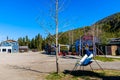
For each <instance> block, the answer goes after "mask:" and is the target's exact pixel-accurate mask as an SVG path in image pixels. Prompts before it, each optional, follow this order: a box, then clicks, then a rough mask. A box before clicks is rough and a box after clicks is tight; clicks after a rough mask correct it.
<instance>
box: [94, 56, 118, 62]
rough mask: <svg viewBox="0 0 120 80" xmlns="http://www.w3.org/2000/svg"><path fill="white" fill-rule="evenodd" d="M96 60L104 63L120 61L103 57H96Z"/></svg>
mask: <svg viewBox="0 0 120 80" xmlns="http://www.w3.org/2000/svg"><path fill="white" fill-rule="evenodd" d="M94 59H95V60H100V61H103V62H112V61H120V58H108V57H102V56H95V57H94Z"/></svg>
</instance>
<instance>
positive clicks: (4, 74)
mask: <svg viewBox="0 0 120 80" xmlns="http://www.w3.org/2000/svg"><path fill="white" fill-rule="evenodd" d="M78 58H79V57H76V56H66V57H59V66H60V69H59V70H60V71H64V70H72V69H73V67H74V65H75V62H76V60H77V59H78ZM55 60H56V57H55V55H46V54H41V53H40V52H35V53H32V52H28V53H13V54H7V53H1V54H0V80H45V79H44V77H45V76H46V75H47V74H49V73H50V72H55V71H56V67H55V66H56V63H55ZM97 63H99V65H100V66H101V67H102V68H104V69H116V70H120V61H116V62H100V61H97V62H96V61H94V62H93V63H92V64H91V66H92V68H93V69H100V67H99V66H98V64H97ZM84 69H88V70H91V68H90V66H86V67H85V68H84Z"/></svg>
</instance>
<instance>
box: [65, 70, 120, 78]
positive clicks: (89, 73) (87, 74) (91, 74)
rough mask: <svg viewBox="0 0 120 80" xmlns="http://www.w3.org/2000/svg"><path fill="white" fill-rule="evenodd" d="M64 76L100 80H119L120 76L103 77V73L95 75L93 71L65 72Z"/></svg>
mask: <svg viewBox="0 0 120 80" xmlns="http://www.w3.org/2000/svg"><path fill="white" fill-rule="evenodd" d="M64 74H70V75H73V76H75V77H83V76H84V77H93V78H99V79H100V80H120V76H105V74H104V73H96V72H93V71H85V70H76V71H70V70H65V71H64ZM90 80H91V79H90ZM95 80H96V79H95Z"/></svg>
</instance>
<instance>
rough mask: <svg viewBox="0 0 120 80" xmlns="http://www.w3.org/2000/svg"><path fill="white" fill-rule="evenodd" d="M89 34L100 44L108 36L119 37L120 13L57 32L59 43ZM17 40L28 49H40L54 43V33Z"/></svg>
mask: <svg viewBox="0 0 120 80" xmlns="http://www.w3.org/2000/svg"><path fill="white" fill-rule="evenodd" d="M87 34H91V35H93V34H94V36H97V37H98V38H99V39H100V41H101V43H102V44H106V43H108V41H109V39H110V38H118V37H120V13H116V14H113V15H111V16H108V17H106V18H104V19H102V20H100V21H98V22H96V23H95V24H94V25H92V26H84V27H82V28H77V29H74V30H70V31H66V32H60V33H59V39H58V40H59V43H60V44H70V45H72V44H74V42H75V41H76V40H77V39H80V37H81V36H83V35H87ZM18 42H19V44H20V45H22V46H25V45H28V46H29V48H30V49H36V48H37V49H38V50H42V47H44V45H46V44H55V35H50V34H48V36H47V38H46V39H43V38H42V36H41V35H40V34H38V35H37V36H36V37H35V38H33V39H31V40H30V39H28V36H26V37H24V38H19V39H18Z"/></svg>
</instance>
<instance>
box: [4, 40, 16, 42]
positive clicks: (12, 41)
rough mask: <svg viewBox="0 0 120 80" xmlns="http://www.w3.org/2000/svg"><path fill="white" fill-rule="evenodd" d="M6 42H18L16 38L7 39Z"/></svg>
mask: <svg viewBox="0 0 120 80" xmlns="http://www.w3.org/2000/svg"><path fill="white" fill-rule="evenodd" d="M5 42H17V41H15V40H6V41H5Z"/></svg>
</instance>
